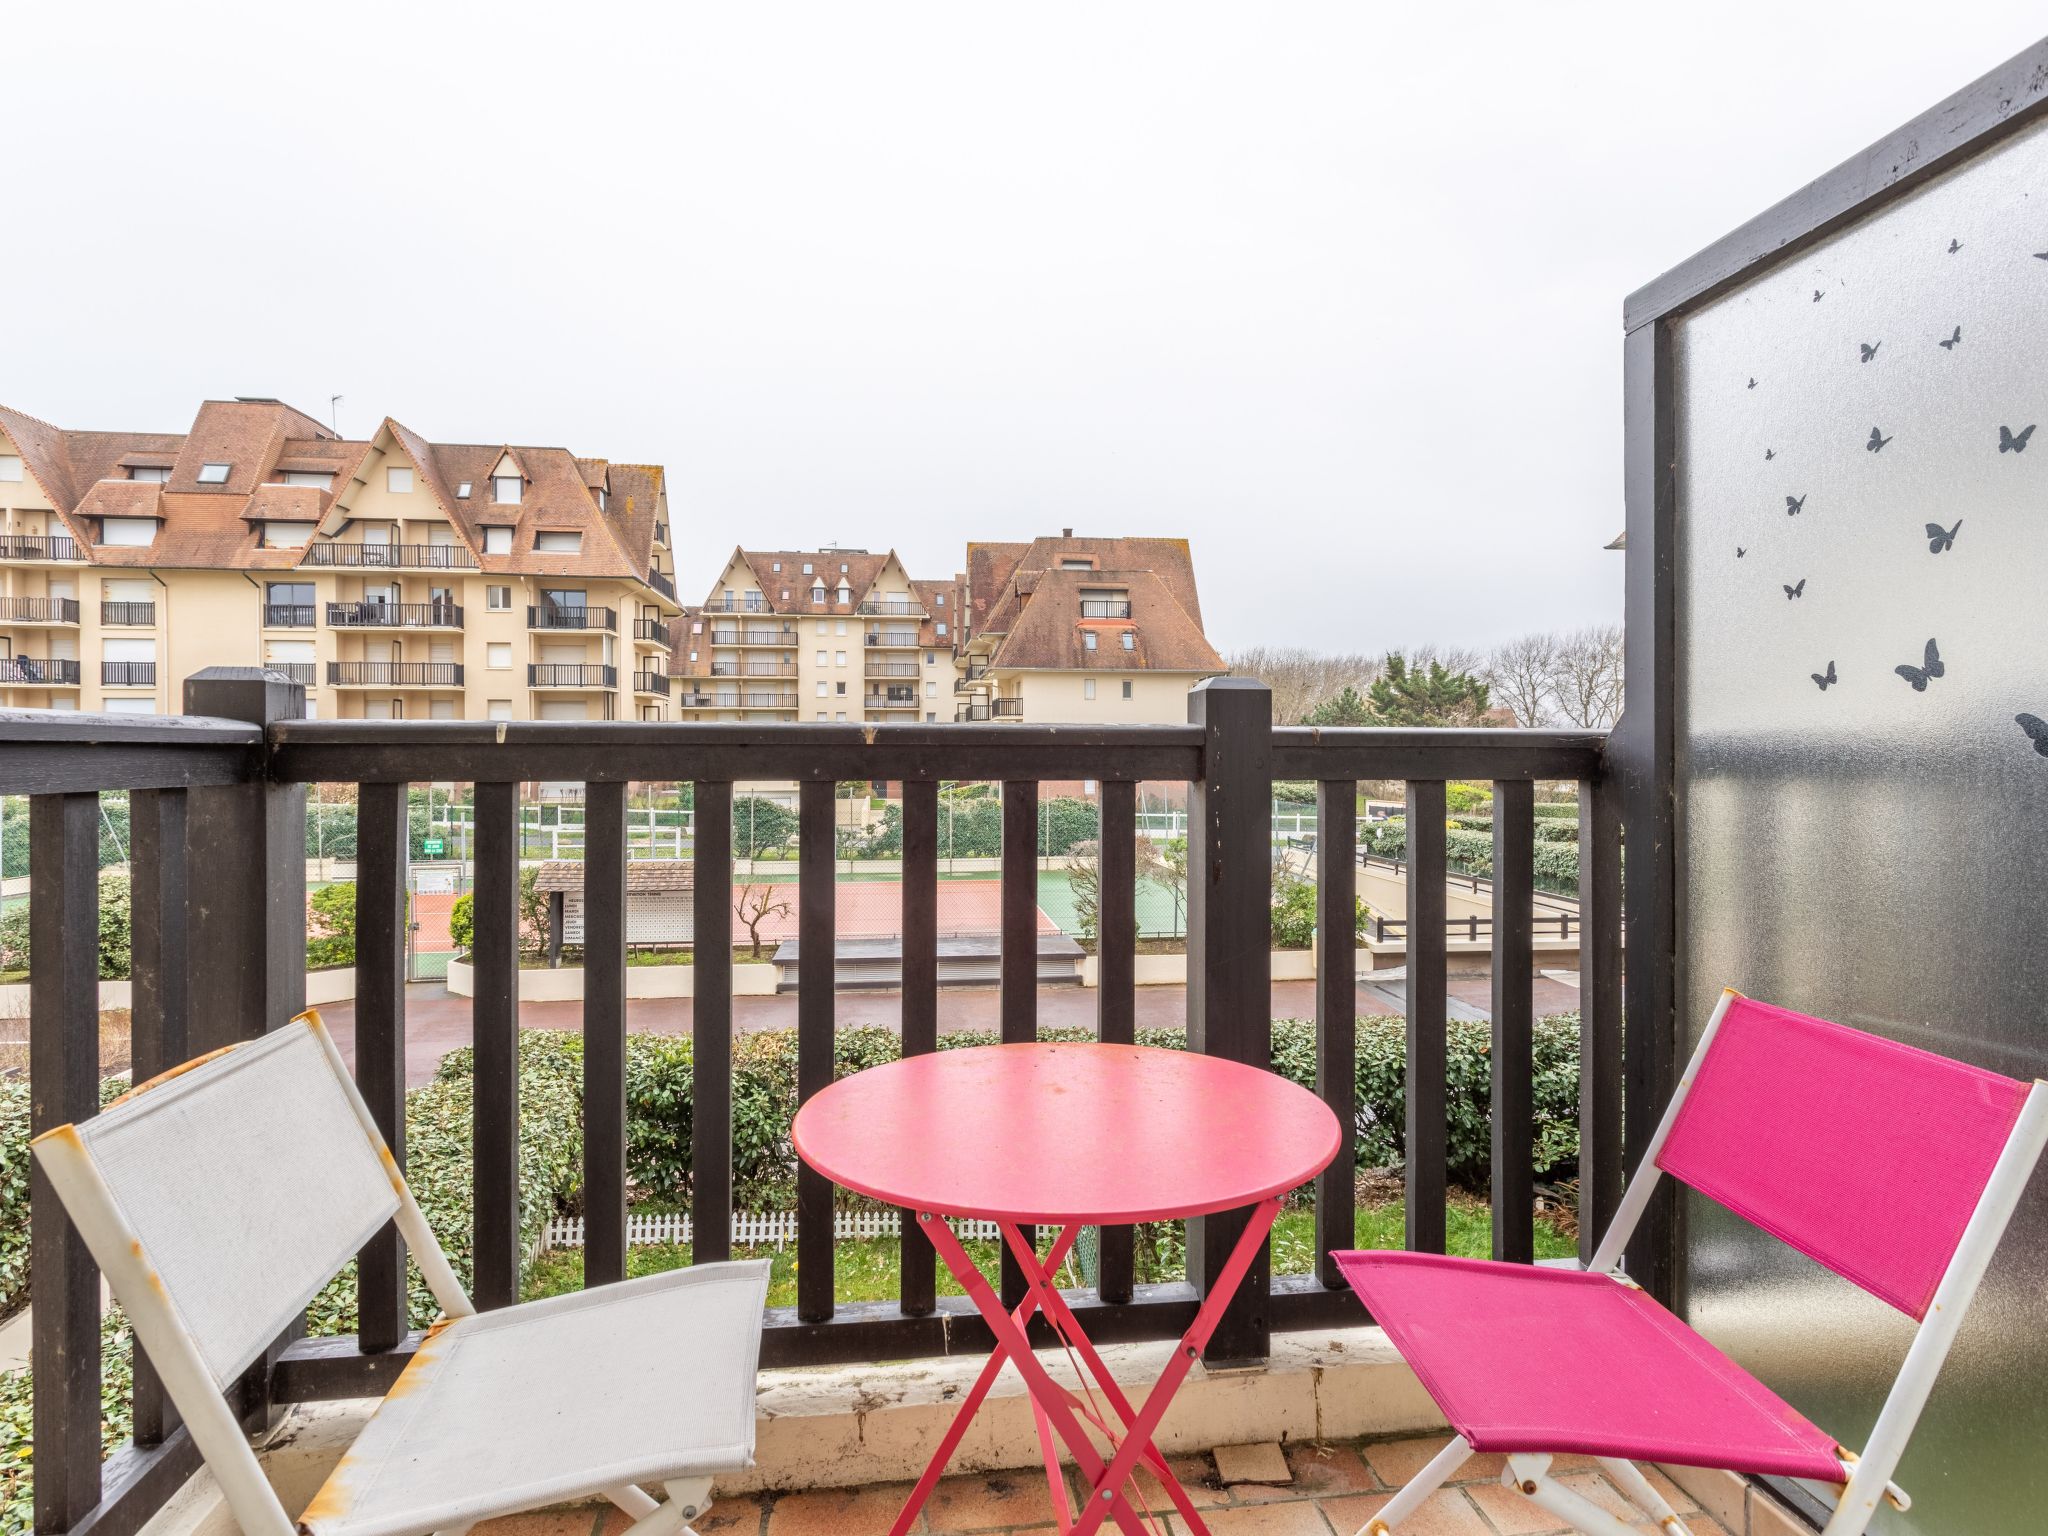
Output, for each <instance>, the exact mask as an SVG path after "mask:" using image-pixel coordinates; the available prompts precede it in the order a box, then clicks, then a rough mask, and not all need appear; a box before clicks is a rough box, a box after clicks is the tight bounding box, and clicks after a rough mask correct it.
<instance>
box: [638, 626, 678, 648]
mask: <svg viewBox="0 0 2048 1536" xmlns="http://www.w3.org/2000/svg"><path fill="white" fill-rule="evenodd" d="M633 638H634V640H636V641H645V642H647V643H648V644H651V645H658V646H661V647H662V648H663V649H667V648H668V647H670V646H672V645H674V644H675V639H674V637H673V636H672V635H671V634H670V633H669V627H668V625H666V624H665V623H663V622H662V621H661V620H660V619H635V620H634V621H633Z"/></svg>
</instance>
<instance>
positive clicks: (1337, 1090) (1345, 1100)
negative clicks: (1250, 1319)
mask: <svg viewBox="0 0 2048 1536" xmlns="http://www.w3.org/2000/svg"><path fill="white" fill-rule="evenodd" d="M1357 854H1358V785H1357V783H1356V781H1354V780H1351V779H1325V780H1323V781H1322V782H1321V783H1319V784H1317V786H1316V933H1317V935H1318V936H1319V938H1320V941H1321V946H1322V947H1321V950H1320V952H1319V953H1318V954H1317V956H1316V1093H1317V1095H1318V1096H1319V1097H1320V1098H1321V1099H1322V1101H1323V1102H1324V1103H1325V1104H1327V1105H1329V1106H1330V1112H1331V1113H1332V1114H1334V1115H1335V1116H1336V1117H1337V1124H1338V1127H1339V1130H1340V1134H1341V1138H1342V1139H1341V1140H1340V1141H1339V1142H1338V1144H1337V1155H1336V1156H1335V1157H1334V1158H1332V1159H1331V1160H1330V1166H1329V1167H1327V1168H1325V1169H1324V1170H1323V1172H1322V1173H1321V1174H1320V1175H1319V1176H1318V1177H1317V1179H1316V1273H1317V1274H1318V1275H1320V1276H1321V1277H1322V1281H1323V1284H1325V1285H1327V1286H1330V1287H1331V1288H1333V1289H1334V1288H1336V1287H1338V1286H1341V1285H1343V1284H1344V1277H1343V1275H1341V1274H1339V1273H1338V1271H1337V1265H1336V1261H1335V1260H1333V1259H1332V1258H1331V1257H1330V1254H1331V1253H1332V1252H1333V1251H1334V1250H1337V1249H1342V1248H1350V1247H1352V1246H1354V1245H1355V1243H1356V1242H1357V1221H1356V1218H1355V1216H1354V1215H1353V1208H1354V1206H1355V1204H1356V1201H1357V1183H1358V1177H1357V1175H1358V1170H1357V1168H1356V1166H1355V1163H1356V1154H1355V1151H1354V1148H1355V1145H1356V1142H1357V1138H1358V974H1357V973H1358V941H1357V937H1356V930H1357V912H1358V856H1357Z"/></svg>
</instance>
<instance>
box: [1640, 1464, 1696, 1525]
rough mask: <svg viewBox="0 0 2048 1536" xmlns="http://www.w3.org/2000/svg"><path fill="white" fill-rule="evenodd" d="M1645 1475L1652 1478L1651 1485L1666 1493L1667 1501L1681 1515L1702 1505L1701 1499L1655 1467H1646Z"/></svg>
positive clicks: (1689, 1512) (1687, 1513)
mask: <svg viewBox="0 0 2048 1536" xmlns="http://www.w3.org/2000/svg"><path fill="white" fill-rule="evenodd" d="M1643 1476H1645V1477H1647V1478H1648V1479H1649V1480H1650V1486H1651V1487H1652V1488H1654V1489H1656V1490H1657V1491H1658V1492H1659V1493H1661V1494H1663V1495H1664V1499H1665V1502H1667V1503H1668V1504H1670V1506H1671V1507H1672V1508H1673V1509H1674V1510H1676V1511H1677V1512H1678V1513H1679V1514H1681V1515H1689V1514H1691V1513H1692V1512H1693V1511H1694V1510H1696V1509H1698V1508H1699V1507H1700V1505H1699V1500H1697V1499H1695V1498H1694V1497H1693V1496H1692V1495H1691V1494H1689V1493H1687V1492H1686V1491H1685V1490H1684V1489H1683V1488H1681V1487H1679V1486H1678V1484H1676V1483H1674V1482H1673V1481H1671V1479H1670V1478H1668V1477H1666V1476H1665V1475H1664V1474H1663V1473H1662V1472H1659V1471H1658V1470H1657V1469H1656V1468H1655V1467H1644V1468H1643Z"/></svg>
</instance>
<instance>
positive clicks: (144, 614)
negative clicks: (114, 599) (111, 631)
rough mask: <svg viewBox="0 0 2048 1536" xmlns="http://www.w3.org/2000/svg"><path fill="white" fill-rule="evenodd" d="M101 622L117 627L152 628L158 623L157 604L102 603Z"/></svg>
mask: <svg viewBox="0 0 2048 1536" xmlns="http://www.w3.org/2000/svg"><path fill="white" fill-rule="evenodd" d="M100 623H102V624H105V625H108V626H111V627H113V628H117V629H118V628H122V627H128V628H134V629H152V628H154V627H155V625H156V604H155V603H101V604H100Z"/></svg>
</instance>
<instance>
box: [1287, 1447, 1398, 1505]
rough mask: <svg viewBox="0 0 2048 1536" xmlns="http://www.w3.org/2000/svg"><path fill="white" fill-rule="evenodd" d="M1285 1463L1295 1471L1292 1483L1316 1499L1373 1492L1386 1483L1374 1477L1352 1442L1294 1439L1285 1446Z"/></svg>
mask: <svg viewBox="0 0 2048 1536" xmlns="http://www.w3.org/2000/svg"><path fill="white" fill-rule="evenodd" d="M1287 1465H1288V1466H1289V1467H1291V1468H1293V1470H1294V1486H1295V1487H1296V1488H1299V1489H1300V1490H1301V1491H1302V1492H1303V1493H1308V1494H1313V1495H1315V1496H1317V1497H1319V1498H1320V1497H1322V1496H1324V1495H1329V1496H1332V1497H1334V1496H1336V1495H1338V1494H1345V1493H1372V1492H1375V1491H1376V1490H1378V1489H1380V1488H1383V1487H1385V1486H1386V1485H1385V1484H1384V1483H1382V1482H1380V1481H1379V1479H1377V1478H1376V1477H1374V1476H1373V1474H1372V1468H1370V1467H1368V1466H1367V1465H1366V1464H1365V1458H1364V1457H1363V1456H1361V1455H1359V1453H1358V1447H1357V1446H1355V1445H1324V1444H1321V1443H1319V1442H1317V1441H1313V1440H1301V1441H1296V1442H1295V1443H1294V1444H1292V1445H1290V1446H1288V1447H1287Z"/></svg>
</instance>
